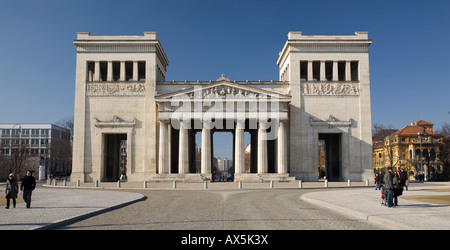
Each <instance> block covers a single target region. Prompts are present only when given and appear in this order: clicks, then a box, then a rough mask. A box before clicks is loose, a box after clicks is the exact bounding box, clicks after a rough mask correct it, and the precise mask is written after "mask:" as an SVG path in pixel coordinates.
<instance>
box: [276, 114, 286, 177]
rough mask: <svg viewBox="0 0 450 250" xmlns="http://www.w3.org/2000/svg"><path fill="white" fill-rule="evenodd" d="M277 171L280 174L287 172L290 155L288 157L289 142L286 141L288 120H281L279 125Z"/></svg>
mask: <svg viewBox="0 0 450 250" xmlns="http://www.w3.org/2000/svg"><path fill="white" fill-rule="evenodd" d="M277 149H278V155H277V161H278V162H277V166H278V169H277V172H278V173H279V174H285V173H287V166H288V157H287V150H288V149H287V143H286V121H280V126H279V127H278V139H277Z"/></svg>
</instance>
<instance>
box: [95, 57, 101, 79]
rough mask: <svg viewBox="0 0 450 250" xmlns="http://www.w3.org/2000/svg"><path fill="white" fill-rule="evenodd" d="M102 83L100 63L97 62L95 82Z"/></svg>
mask: <svg viewBox="0 0 450 250" xmlns="http://www.w3.org/2000/svg"><path fill="white" fill-rule="evenodd" d="M98 81H100V62H99V61H95V64H94V82H98Z"/></svg>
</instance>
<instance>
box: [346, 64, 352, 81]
mask: <svg viewBox="0 0 450 250" xmlns="http://www.w3.org/2000/svg"><path fill="white" fill-rule="evenodd" d="M345 80H346V81H351V80H352V74H351V71H350V61H346V62H345Z"/></svg>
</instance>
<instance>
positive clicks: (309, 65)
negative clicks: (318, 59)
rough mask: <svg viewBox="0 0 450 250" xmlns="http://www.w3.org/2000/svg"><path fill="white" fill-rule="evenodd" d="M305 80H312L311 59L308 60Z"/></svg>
mask: <svg viewBox="0 0 450 250" xmlns="http://www.w3.org/2000/svg"><path fill="white" fill-rule="evenodd" d="M306 80H307V81H312V80H313V62H312V61H308V74H307V76H306Z"/></svg>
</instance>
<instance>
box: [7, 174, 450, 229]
mask: <svg viewBox="0 0 450 250" xmlns="http://www.w3.org/2000/svg"><path fill="white" fill-rule="evenodd" d="M324 184H325V183H324V182H304V183H302V187H301V188H300V187H299V183H298V182H291V183H278V182H275V183H272V185H271V184H270V183H242V186H239V184H238V183H209V184H208V185H207V186H205V185H204V184H203V183H177V184H176V188H175V189H174V186H173V183H147V188H145V189H144V188H143V183H137V182H129V183H126V182H125V183H121V187H120V188H118V187H117V184H116V183H101V184H100V185H99V187H94V185H95V184H93V183H83V184H82V185H81V187H75V183H68V186H66V187H64V186H62V185H61V183H59V184H58V186H56V187H55V186H47V185H46V186H38V188H37V189H36V190H35V191H34V192H33V197H32V199H33V202H32V207H31V208H30V209H26V208H25V204H24V203H19V204H18V205H17V208H15V209H12V208H10V209H1V210H0V218H1V223H0V229H3V230H6V229H26V230H32V229H75V230H77V229H78V230H79V229H82V230H83V229H89V230H91V229H161V230H164V229H181V230H186V229H201V230H210V229H211V230H227V229H231V230H235V229H243V230H266V229H267V230H278V229H295V230H297V229H369V230H370V229H425V230H428V229H450V212H449V209H448V206H445V205H437V204H429V203H423V202H418V201H412V200H406V199H402V198H400V200H399V206H398V207H396V208H394V209H391V208H387V207H384V206H381V205H380V201H381V199H380V191H378V190H377V191H375V190H374V188H373V187H366V186H365V183H352V184H351V187H348V184H347V182H330V183H328V187H325V185H324ZM449 187H450V184H449V183H414V184H412V185H411V186H410V189H409V190H408V191H405V192H404V196H414V195H424V194H426V195H433V194H439V195H443V194H444V195H448V194H449V193H442V192H439V193H438V192H430V191H427V190H429V189H433V188H449ZM280 209H281V210H280ZM279 211H283V212H282V213H280V212H279Z"/></svg>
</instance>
